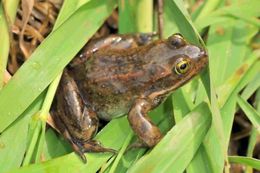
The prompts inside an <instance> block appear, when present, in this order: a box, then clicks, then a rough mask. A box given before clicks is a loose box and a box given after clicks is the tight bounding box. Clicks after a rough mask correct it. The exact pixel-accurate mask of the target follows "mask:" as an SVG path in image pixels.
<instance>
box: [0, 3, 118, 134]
mask: <svg viewBox="0 0 260 173" xmlns="http://www.w3.org/2000/svg"><path fill="white" fill-rule="evenodd" d="M115 5H116V3H115V1H114V0H107V1H101V0H97V1H91V2H90V3H87V4H85V5H83V6H82V7H81V8H79V9H78V10H77V11H76V12H75V13H74V14H73V15H72V16H71V17H70V18H69V19H68V20H66V21H65V22H64V23H63V24H62V25H61V26H60V27H59V28H58V29H57V30H56V31H55V32H53V33H51V34H50V35H49V36H48V37H47V38H46V39H45V40H44V41H43V42H42V44H41V45H40V46H39V47H38V48H37V49H36V50H35V52H34V53H33V54H32V56H31V57H30V59H29V60H28V61H26V62H25V64H24V65H23V66H22V67H21V68H20V69H19V71H18V72H17V73H16V74H15V75H14V77H13V78H12V79H11V81H10V82H9V83H8V85H6V86H5V87H4V88H3V90H2V91H1V92H0V105H1V107H0V112H1V118H2V119H1V122H0V132H1V131H3V130H4V129H5V128H6V127H8V126H9V125H10V123H12V122H13V121H14V120H15V119H16V118H17V117H18V116H19V115H20V114H21V113H22V112H23V111H24V110H25V109H26V108H27V107H28V106H29V105H30V104H31V103H32V102H33V100H34V99H35V98H36V97H37V96H38V95H39V94H40V93H41V92H42V91H43V90H44V89H45V88H46V87H47V86H48V85H49V84H50V82H51V81H52V80H53V79H54V78H55V77H56V76H57V75H58V74H59V72H61V71H62V69H63V68H64V67H65V66H66V64H67V63H68V62H69V61H70V60H71V59H72V58H73V57H74V56H75V55H76V53H77V52H78V51H79V49H80V48H81V47H82V46H83V45H84V44H85V43H86V41H87V40H88V39H89V38H90V37H91V36H92V35H93V34H94V33H95V31H96V30H97V29H98V28H99V26H100V25H101V24H102V23H103V21H104V20H105V19H106V17H107V16H108V15H109V14H110V13H111V12H112V10H113V9H114V7H115ZM75 26H76V27H75Z"/></svg>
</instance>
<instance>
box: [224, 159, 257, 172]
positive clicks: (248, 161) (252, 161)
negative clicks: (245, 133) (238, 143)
mask: <svg viewBox="0 0 260 173" xmlns="http://www.w3.org/2000/svg"><path fill="white" fill-rule="evenodd" d="M228 160H229V161H230V162H231V163H239V164H243V165H248V166H251V167H252V168H255V169H257V170H260V160H258V159H254V158H251V157H242V156H229V157H228Z"/></svg>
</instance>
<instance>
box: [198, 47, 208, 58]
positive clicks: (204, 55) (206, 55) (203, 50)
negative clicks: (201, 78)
mask: <svg viewBox="0 0 260 173" xmlns="http://www.w3.org/2000/svg"><path fill="white" fill-rule="evenodd" d="M199 56H200V57H208V52H207V51H206V50H205V49H202V48H200V54H199Z"/></svg>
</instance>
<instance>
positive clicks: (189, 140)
mask: <svg viewBox="0 0 260 173" xmlns="http://www.w3.org/2000/svg"><path fill="white" fill-rule="evenodd" d="M210 115H211V113H210V111H209V108H208V106H207V105H206V104H205V103H202V104H200V105H199V106H198V107H196V108H195V109H194V110H193V111H192V112H190V113H189V115H187V116H185V118H184V119H183V120H182V121H180V122H179V123H178V124H176V126H174V127H173V128H172V130H170V131H169V132H168V133H167V135H166V136H165V137H164V138H163V139H162V141H161V142H160V143H159V144H157V145H156V146H155V147H154V149H153V150H152V151H151V152H150V153H149V154H147V155H145V156H144V157H142V158H141V159H140V160H139V161H138V162H137V163H136V164H135V165H133V166H132V167H131V168H130V170H129V173H132V172H150V173H157V172H158V173H160V172H175V173H181V172H183V171H184V170H185V168H186V167H187V165H188V164H189V162H190V161H191V159H192V157H193V156H194V155H195V153H196V151H197V149H198V147H199V146H200V144H201V142H202V141H203V139H204V137H205V135H206V133H207V131H208V129H209V127H210V124H211V116H210ZM187 127H189V128H187ZM188 146H189V147H188ZM173 153H174V155H173ZM158 157H159V158H160V159H159V160H158Z"/></svg>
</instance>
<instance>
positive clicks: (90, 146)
mask: <svg viewBox="0 0 260 173" xmlns="http://www.w3.org/2000/svg"><path fill="white" fill-rule="evenodd" d="M72 147H73V149H74V151H75V152H76V153H77V154H78V155H79V156H80V157H81V159H82V161H83V162H84V163H87V159H86V156H85V155H84V153H86V152H94V153H103V152H109V153H113V154H116V153H117V151H116V150H114V149H112V148H105V147H103V146H102V145H101V144H100V142H98V141H96V140H88V141H86V142H80V141H77V140H74V141H73V142H72Z"/></svg>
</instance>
